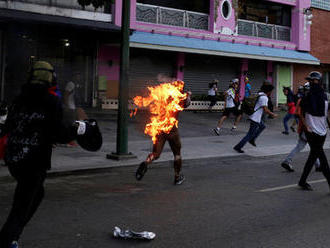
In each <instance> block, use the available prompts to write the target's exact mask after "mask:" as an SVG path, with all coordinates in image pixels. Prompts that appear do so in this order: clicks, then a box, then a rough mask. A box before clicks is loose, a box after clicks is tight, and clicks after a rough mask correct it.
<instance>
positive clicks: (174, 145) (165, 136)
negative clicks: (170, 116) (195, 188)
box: [135, 74, 191, 185]
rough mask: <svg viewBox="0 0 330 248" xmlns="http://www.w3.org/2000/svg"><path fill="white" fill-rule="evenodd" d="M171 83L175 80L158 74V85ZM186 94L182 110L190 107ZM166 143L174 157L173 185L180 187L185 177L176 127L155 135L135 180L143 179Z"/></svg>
mask: <svg viewBox="0 0 330 248" xmlns="http://www.w3.org/2000/svg"><path fill="white" fill-rule="evenodd" d="M173 81H176V80H175V79H173V78H170V77H168V76H164V75H163V74H160V75H159V76H158V82H160V83H169V82H173ZM187 93H188V96H187V98H186V99H185V100H184V101H182V102H181V105H182V106H183V107H184V108H186V107H188V106H189V105H190V96H191V92H190V91H188V92H187ZM178 113H179V112H177V113H176V117H175V118H176V119H178ZM166 141H168V143H169V145H170V148H171V150H172V152H173V156H174V184H175V185H181V184H182V183H183V182H184V180H185V176H184V175H183V174H182V173H181V168H182V158H181V140H180V135H179V130H178V127H176V126H174V127H173V128H172V130H171V131H170V132H169V133H165V132H161V133H160V134H159V135H157V137H156V143H155V144H153V148H152V153H150V154H149V155H148V156H147V159H146V160H145V161H143V162H142V163H141V164H140V165H139V167H138V169H137V171H136V173H135V177H136V180H138V181H140V180H141V179H142V178H143V176H144V174H145V173H146V172H147V169H148V165H149V164H151V163H152V162H153V161H154V160H156V159H158V158H159V157H160V155H161V153H162V151H163V148H164V145H165V143H166Z"/></svg>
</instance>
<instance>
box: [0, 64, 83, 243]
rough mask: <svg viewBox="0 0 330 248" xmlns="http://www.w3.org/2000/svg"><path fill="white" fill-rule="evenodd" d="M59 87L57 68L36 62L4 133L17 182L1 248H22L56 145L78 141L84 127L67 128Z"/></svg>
mask: <svg viewBox="0 0 330 248" xmlns="http://www.w3.org/2000/svg"><path fill="white" fill-rule="evenodd" d="M55 84H56V74H55V72H54V69H53V67H52V66H51V65H50V64H49V63H47V62H43V61H38V62H36V63H35V64H34V66H33V68H32V70H31V72H30V78H29V80H28V82H27V83H26V84H25V85H23V87H22V92H21V94H20V95H19V96H18V97H17V99H16V100H15V101H14V102H13V104H12V105H11V107H10V108H9V112H8V117H7V120H6V122H5V124H4V127H3V128H2V129H1V135H6V134H7V135H8V141H7V147H6V150H5V158H4V160H5V163H6V165H7V166H8V168H9V172H10V174H11V175H12V176H13V177H14V178H15V180H16V181H17V185H16V189H15V194H14V201H13V205H12V209H11V211H10V214H9V216H8V219H7V221H6V223H5V224H4V226H3V227H2V229H1V231H0V247H1V248H8V247H10V248H16V247H18V243H17V242H18V240H19V238H20V235H21V233H22V232H23V229H24V227H25V225H26V224H27V223H28V222H29V221H30V219H31V218H32V216H33V215H34V213H35V212H36V210H37V209H38V207H39V205H40V203H41V201H42V199H43V197H44V181H45V178H46V172H47V170H49V169H50V168H51V155H52V147H53V145H54V144H56V143H64V144H65V143H67V142H69V141H70V140H73V139H75V137H76V136H77V130H78V128H80V126H79V125H83V124H80V123H77V124H73V125H72V126H71V127H64V125H63V124H62V107H61V102H60V100H59V98H58V97H57V96H56V95H54V94H52V92H51V91H50V88H51V87H52V86H54V85H55ZM80 130H83V128H81V129H80ZM82 133H83V131H81V133H80V134H82Z"/></svg>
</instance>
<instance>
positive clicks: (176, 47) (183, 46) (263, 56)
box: [130, 31, 320, 65]
mask: <svg viewBox="0 0 330 248" xmlns="http://www.w3.org/2000/svg"><path fill="white" fill-rule="evenodd" d="M130 47H135V48H145V49H154V50H166V51H175V52H186V53H197V54H206V55H216V56H224V57H236V58H245V59H257V60H269V61H276V62H287V63H298V64H310V65H319V64H320V61H319V60H318V59H317V58H315V57H313V56H312V55H311V54H309V53H306V52H299V51H295V50H287V49H279V48H271V47H263V46H254V45H245V44H235V43H230V42H221V41H216V40H206V39H204V40H202V39H196V38H187V37H180V36H173V35H164V34H155V33H146V32H138V31H136V32H134V33H133V34H132V35H131V37H130Z"/></svg>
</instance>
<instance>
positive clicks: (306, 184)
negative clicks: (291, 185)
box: [298, 182, 313, 191]
mask: <svg viewBox="0 0 330 248" xmlns="http://www.w3.org/2000/svg"><path fill="white" fill-rule="evenodd" d="M298 185H299V187H300V188H301V189H302V190H308V191H311V190H313V188H312V186H310V185H309V184H308V183H300V182H299V183H298Z"/></svg>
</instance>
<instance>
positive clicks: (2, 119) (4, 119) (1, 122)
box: [0, 115, 7, 124]
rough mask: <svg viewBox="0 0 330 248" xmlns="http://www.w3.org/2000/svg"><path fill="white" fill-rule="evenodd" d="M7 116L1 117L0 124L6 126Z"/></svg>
mask: <svg viewBox="0 0 330 248" xmlns="http://www.w3.org/2000/svg"><path fill="white" fill-rule="evenodd" d="M6 119H7V115H0V124H5V122H6Z"/></svg>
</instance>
